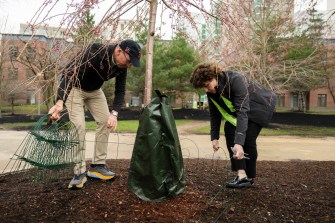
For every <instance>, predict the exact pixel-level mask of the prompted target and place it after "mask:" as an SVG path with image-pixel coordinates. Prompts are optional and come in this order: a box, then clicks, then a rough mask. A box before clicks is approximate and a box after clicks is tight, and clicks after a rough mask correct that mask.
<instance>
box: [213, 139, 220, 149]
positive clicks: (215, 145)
mask: <svg viewBox="0 0 335 223" xmlns="http://www.w3.org/2000/svg"><path fill="white" fill-rule="evenodd" d="M212 145H213V150H214V152H216V151H218V150H219V148H220V146H219V140H217V139H214V140H213V141H212Z"/></svg>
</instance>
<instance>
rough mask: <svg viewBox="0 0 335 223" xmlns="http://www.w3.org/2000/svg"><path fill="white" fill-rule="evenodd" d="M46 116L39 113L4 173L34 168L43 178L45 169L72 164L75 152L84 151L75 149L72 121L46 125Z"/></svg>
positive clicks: (33, 170) (76, 140) (58, 168)
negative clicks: (39, 116)
mask: <svg viewBox="0 0 335 223" xmlns="http://www.w3.org/2000/svg"><path fill="white" fill-rule="evenodd" d="M49 116H50V115H44V116H43V117H41V118H40V119H39V120H38V122H37V123H36V125H35V126H34V128H33V129H32V130H31V131H29V132H28V134H27V136H26V137H25V139H24V140H23V142H22V143H21V145H20V146H19V148H18V149H17V151H16V152H15V153H14V155H13V157H12V158H11V159H10V161H9V162H8V164H7V165H6V167H5V169H4V171H3V173H6V174H7V173H19V172H23V171H25V172H29V173H35V172H36V171H37V172H38V178H39V179H42V178H45V177H47V175H48V171H52V170H63V169H66V168H69V167H73V166H74V164H75V160H74V157H75V155H76V156H77V157H78V155H81V156H82V155H83V154H79V153H78V149H79V136H78V132H77V129H76V128H75V126H74V125H73V123H72V122H70V121H67V122H64V121H58V122H55V123H52V124H49V125H48V124H47V121H48V118H49ZM78 158H79V159H78V160H81V159H80V158H81V157H80V156H79V157H78ZM28 170H29V171H28ZM41 171H42V172H41ZM43 171H44V172H43ZM52 175H54V174H52Z"/></svg>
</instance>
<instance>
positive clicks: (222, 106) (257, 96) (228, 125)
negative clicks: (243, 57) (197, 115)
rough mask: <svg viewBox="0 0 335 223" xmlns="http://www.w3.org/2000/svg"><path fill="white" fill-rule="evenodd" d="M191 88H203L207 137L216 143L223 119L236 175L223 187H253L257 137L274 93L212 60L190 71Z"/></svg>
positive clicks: (272, 104)
mask: <svg viewBox="0 0 335 223" xmlns="http://www.w3.org/2000/svg"><path fill="white" fill-rule="evenodd" d="M190 82H191V84H192V86H193V87H194V88H203V89H204V90H205V91H206V93H207V97H208V103H209V110H210V125H211V130H210V134H211V141H212V145H213V149H214V151H217V150H218V149H219V148H220V147H219V138H220V126H221V120H222V118H224V120H225V126H224V131H225V138H226V144H227V148H228V151H229V154H230V157H231V159H230V160H231V167H232V170H233V171H237V176H236V177H235V179H234V180H232V181H231V182H229V183H228V184H227V185H226V186H227V187H234V188H242V187H253V186H254V178H255V177H256V160H257V144H256V140H257V137H258V135H259V133H260V131H261V129H262V127H264V126H267V125H268V124H269V123H270V121H271V118H272V114H273V111H274V108H275V101H276V95H275V94H274V93H273V92H272V91H271V90H269V89H266V88H264V87H263V86H261V85H259V84H257V83H255V82H254V81H251V80H249V79H248V78H247V77H246V76H244V75H242V74H240V73H237V72H233V71H221V70H220V68H219V67H217V64H216V63H201V64H199V65H197V66H196V67H195V69H194V71H193V74H192V77H191V80H190Z"/></svg>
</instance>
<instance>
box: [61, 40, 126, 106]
mask: <svg viewBox="0 0 335 223" xmlns="http://www.w3.org/2000/svg"><path fill="white" fill-rule="evenodd" d="M115 48H116V45H103V44H99V43H94V44H92V45H90V46H89V47H88V48H87V50H86V51H85V52H84V54H78V55H77V57H75V58H74V59H73V60H72V61H71V62H70V63H69V64H68V65H67V66H66V68H65V69H64V70H63V73H62V78H61V81H60V85H59V87H58V91H57V100H58V99H61V100H64V102H65V101H66V99H67V96H68V94H69V93H70V91H71V89H72V87H77V88H80V89H81V90H84V91H94V90H98V89H100V88H101V86H102V85H103V83H104V82H105V81H108V80H109V79H111V78H114V77H115V97H114V103H113V108H112V109H113V110H116V111H119V110H120V108H121V106H122V103H123V100H124V95H125V91H126V78H127V68H119V67H117V66H116V65H115V64H113V63H112V60H111V57H112V55H113V52H114V50H115Z"/></svg>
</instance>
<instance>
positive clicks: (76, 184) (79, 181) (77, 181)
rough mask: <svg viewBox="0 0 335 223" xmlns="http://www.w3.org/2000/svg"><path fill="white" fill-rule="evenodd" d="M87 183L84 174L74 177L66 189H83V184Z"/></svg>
mask: <svg viewBox="0 0 335 223" xmlns="http://www.w3.org/2000/svg"><path fill="white" fill-rule="evenodd" d="M86 181H87V177H86V173H82V174H80V175H74V177H73V178H72V180H71V182H70V184H69V186H68V188H70V189H71V188H83V186H84V184H85V183H86Z"/></svg>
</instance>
